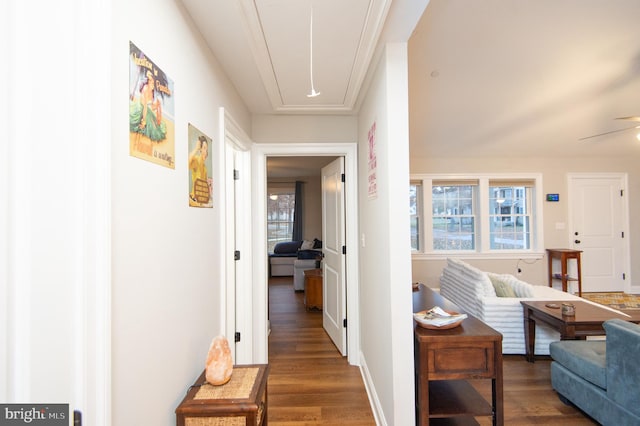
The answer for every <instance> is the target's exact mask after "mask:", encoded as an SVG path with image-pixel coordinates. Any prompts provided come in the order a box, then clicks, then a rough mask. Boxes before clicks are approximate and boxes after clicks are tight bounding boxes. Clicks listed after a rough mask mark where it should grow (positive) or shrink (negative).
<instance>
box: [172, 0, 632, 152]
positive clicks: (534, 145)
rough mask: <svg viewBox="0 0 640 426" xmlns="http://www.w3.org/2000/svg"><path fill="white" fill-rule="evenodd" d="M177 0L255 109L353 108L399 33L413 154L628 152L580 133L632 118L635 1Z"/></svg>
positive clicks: (627, 137) (616, 139)
mask: <svg viewBox="0 0 640 426" xmlns="http://www.w3.org/2000/svg"><path fill="white" fill-rule="evenodd" d="M181 1H182V3H183V4H184V5H185V8H186V9H187V11H188V13H189V14H190V15H191V17H192V18H193V20H194V23H195V25H196V26H197V28H198V29H199V31H200V32H201V33H202V35H203V37H204V40H205V41H206V43H207V45H208V46H209V47H210V48H211V50H212V52H213V54H214V56H215V57H216V58H217V59H218V61H219V62H220V65H221V66H222V67H223V68H224V70H225V72H226V74H227V75H228V76H229V78H230V79H231V81H232V83H233V84H234V86H235V87H236V89H237V90H238V92H239V94H240V96H241V97H242V98H243V100H244V102H245V104H246V105H247V107H248V108H249V110H250V111H251V112H252V113H254V114H297V113H304V114H355V113H357V110H358V107H359V96H360V91H361V89H362V87H366V79H367V70H368V68H369V64H370V61H371V60H372V58H374V57H375V55H376V54H377V52H379V51H380V46H381V45H383V44H384V43H387V42H392V41H407V40H409V61H410V62H409V88H410V93H409V100H410V105H409V111H410V120H409V121H410V123H409V125H410V139H411V142H410V145H411V146H410V151H411V155H412V157H413V156H416V157H431V158H433V157H456V156H457V157H459V156H460V155H461V153H464V154H462V155H464V156H469V157H481V156H496V155H499V156H504V157H509V156H523V155H525V156H539V157H545V156H553V155H557V156H564V155H570V156H603V155H628V154H632V155H638V153H639V152H640V142H638V141H637V140H636V139H635V133H634V132H632V131H628V132H620V133H614V134H611V135H607V136H603V137H598V138H592V139H587V140H585V141H582V142H580V141H578V139H579V138H582V137H585V136H589V135H592V134H597V133H603V132H607V131H611V130H616V129H620V128H623V127H629V126H631V125H633V124H634V123H630V122H621V121H616V120H614V119H615V118H616V117H621V116H630V115H640V99H639V98H638V94H639V93H640V25H638V18H639V17H640V1H638V0H607V1H604V0H508V1H505V0H473V1H470V0H431V1H428V0H234V1H229V0H181ZM427 4H428V6H427ZM311 6H313V82H314V88H315V90H316V91H319V92H321V94H320V96H317V97H313V98H310V97H307V94H309V93H310V90H311V79H310V77H311V76H310V69H311V67H310V65H311V64H310V59H311V58H310V55H309V52H310V48H309V47H310V34H311V33H310V25H309V24H310V20H311ZM425 8H426V9H425ZM423 12H424V13H423ZM414 30H415V31H414ZM636 124H637V123H636Z"/></svg>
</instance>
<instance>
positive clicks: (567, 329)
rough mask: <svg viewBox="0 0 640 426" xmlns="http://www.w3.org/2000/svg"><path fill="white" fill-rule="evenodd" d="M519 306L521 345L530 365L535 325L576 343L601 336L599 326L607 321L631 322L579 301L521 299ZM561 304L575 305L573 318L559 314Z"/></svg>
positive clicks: (596, 306)
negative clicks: (615, 319)
mask: <svg viewBox="0 0 640 426" xmlns="http://www.w3.org/2000/svg"><path fill="white" fill-rule="evenodd" d="M520 303H521V304H522V308H523V314H524V342H525V349H526V356H527V361H529V362H534V356H535V354H534V348H535V343H536V342H535V339H536V323H542V324H547V325H548V326H550V327H552V328H553V329H554V330H557V331H559V332H560V339H561V340H576V339H585V338H586V337H587V336H603V335H604V334H605V332H604V328H603V327H602V323H603V322H605V321H607V320H610V319H613V318H619V319H621V320H624V321H630V320H632V319H631V317H630V316H628V315H625V314H623V313H617V312H615V311H612V310H610V309H607V308H606V307H603V306H599V305H597V304H593V303H590V302H586V301H582V300H544V301H533V300H523V301H521V302H520ZM563 303H571V304H572V305H573V306H575V315H573V316H566V315H562V308H561V307H562V304H563ZM553 306H557V307H553Z"/></svg>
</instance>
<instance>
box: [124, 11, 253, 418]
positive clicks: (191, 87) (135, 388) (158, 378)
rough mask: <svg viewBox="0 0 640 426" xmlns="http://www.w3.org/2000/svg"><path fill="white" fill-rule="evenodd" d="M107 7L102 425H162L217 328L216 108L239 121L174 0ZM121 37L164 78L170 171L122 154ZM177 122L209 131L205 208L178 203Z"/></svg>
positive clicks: (232, 99) (243, 118)
mask: <svg viewBox="0 0 640 426" xmlns="http://www.w3.org/2000/svg"><path fill="white" fill-rule="evenodd" d="M113 4H114V6H113V18H114V19H113V42H112V44H113V46H112V68H111V72H112V86H113V88H112V90H113V91H112V101H111V103H112V120H113V127H112V132H113V144H112V157H113V167H112V175H113V180H112V185H113V191H112V197H113V209H112V217H113V310H112V316H113V317H112V319H113V322H112V327H113V352H112V354H113V376H112V377H113V391H112V394H113V424H114V425H119V426H127V425H143V424H144V425H165V426H169V425H174V424H175V414H174V410H175V408H176V407H177V405H178V404H179V403H180V401H181V400H182V398H183V397H184V395H185V392H186V390H187V388H188V387H189V385H191V383H192V382H193V380H195V378H196V377H197V376H198V374H199V373H200V372H201V371H202V370H203V368H204V362H205V359H206V355H207V351H208V348H209V344H210V342H211V340H212V339H213V338H214V337H215V336H216V335H218V334H222V333H224V324H223V318H224V301H223V300H222V298H223V297H222V292H223V289H224V287H223V286H224V283H223V282H221V280H220V276H219V270H220V268H221V267H222V266H223V262H222V259H223V253H222V252H221V249H222V247H223V244H224V241H225V234H224V232H225V229H224V226H223V221H222V218H223V214H224V206H223V205H222V203H223V199H221V197H220V189H221V188H222V185H223V181H222V176H221V175H220V170H221V169H222V167H223V164H224V159H223V158H221V155H220V153H221V151H222V148H221V147H222V144H224V141H222V140H219V136H218V135H219V126H220V123H219V117H218V114H219V111H218V109H219V107H221V106H222V107H225V109H226V110H227V111H228V112H229V113H230V114H231V116H232V117H233V118H234V119H235V120H236V121H237V122H238V123H239V124H240V126H242V127H243V128H244V129H245V130H248V129H249V126H250V124H249V123H250V117H249V113H248V111H247V110H246V108H245V107H244V105H243V104H242V102H241V101H240V99H239V97H238V95H237V94H236V92H235V91H234V90H232V89H230V87H231V84H230V82H229V80H228V79H227V78H226V77H225V75H224V73H223V72H222V70H221V68H220V66H219V64H218V63H217V62H216V60H215V58H213V57H212V56H211V54H210V52H209V50H208V49H207V47H206V46H205V45H204V43H203V41H202V40H201V39H200V37H199V34H198V33H197V32H196V31H195V30H194V29H193V28H192V26H191V22H190V20H189V18H188V15H186V12H185V11H184V10H183V9H182V7H181V3H180V2H176V1H173V0H161V1H158V0H136V1H131V0H116V1H114V3H113ZM129 41H132V42H133V43H134V44H135V45H136V46H137V47H139V48H140V49H141V50H142V51H143V52H144V53H145V54H146V55H148V56H149V57H150V59H151V60H153V61H154V62H155V63H156V64H157V65H158V66H159V67H160V68H162V70H163V71H164V72H165V73H166V74H167V75H168V77H169V78H171V79H172V80H173V81H174V85H175V86H174V90H175V93H174V97H175V141H176V143H175V146H176V152H175V160H176V161H175V164H176V165H175V170H172V169H169V168H165V167H162V166H159V165H155V164H152V163H150V162H146V161H143V160H140V159H137V158H134V157H131V156H129V146H128V140H129V134H128V121H127V118H128V100H127V93H128V82H129V69H128V54H129ZM189 123H191V124H193V125H194V126H195V127H197V128H198V129H199V130H201V131H202V132H204V133H205V134H207V135H208V136H209V137H212V138H213V143H212V147H211V148H210V155H211V156H212V157H213V173H214V183H213V185H214V189H213V196H214V200H213V203H214V207H213V209H206V208H205V209H198V208H190V207H189V206H188V202H187V196H188V186H189V184H188V170H187V149H188V148H187V128H188V124H189ZM247 133H248V131H247Z"/></svg>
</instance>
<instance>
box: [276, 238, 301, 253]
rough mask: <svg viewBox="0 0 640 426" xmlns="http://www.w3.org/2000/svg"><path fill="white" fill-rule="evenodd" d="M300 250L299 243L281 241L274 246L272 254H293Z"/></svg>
mask: <svg viewBox="0 0 640 426" xmlns="http://www.w3.org/2000/svg"><path fill="white" fill-rule="evenodd" d="M299 248H300V241H283V242H280V243H278V244H276V245H275V247H274V248H273V252H274V253H276V254H285V253H289V254H295V253H296V251H298V249H299Z"/></svg>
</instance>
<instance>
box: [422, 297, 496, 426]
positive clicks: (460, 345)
mask: <svg viewBox="0 0 640 426" xmlns="http://www.w3.org/2000/svg"><path fill="white" fill-rule="evenodd" d="M434 306H440V307H441V308H444V309H446V310H452V311H457V312H460V308H458V307H457V306H455V305H454V304H453V303H451V302H449V301H448V300H447V299H445V298H444V297H442V296H440V295H439V294H437V293H436V292H434V291H433V290H431V289H429V288H426V287H424V286H423V285H420V286H419V289H418V291H414V293H413V310H414V312H418V311H421V310H423V309H429V308H432V307H434ZM414 337H415V341H414V359H415V380H416V416H417V419H416V424H417V425H419V426H426V425H429V424H450V425H454V424H455V425H462V424H480V423H478V422H475V420H474V418H475V417H479V416H486V417H488V418H490V419H491V423H492V424H493V425H494V426H502V425H504V405H503V378H502V334H500V333H498V332H497V331H495V330H494V329H493V328H491V327H489V326H488V325H486V324H485V323H484V322H482V321H480V320H479V319H477V318H474V317H473V316H471V315H469V317H468V318H466V319H465V320H464V321H463V322H462V324H461V325H460V326H458V327H456V328H452V329H449V330H430V329H425V328H422V327H419V326H415V331H414ZM472 379H473V380H479V379H489V380H491V400H490V401H487V400H485V399H484V398H483V397H482V395H480V394H479V393H478V391H477V390H476V389H475V388H474V386H473V385H472V384H470V383H469V382H468V380H472ZM482 424H485V423H482Z"/></svg>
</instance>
